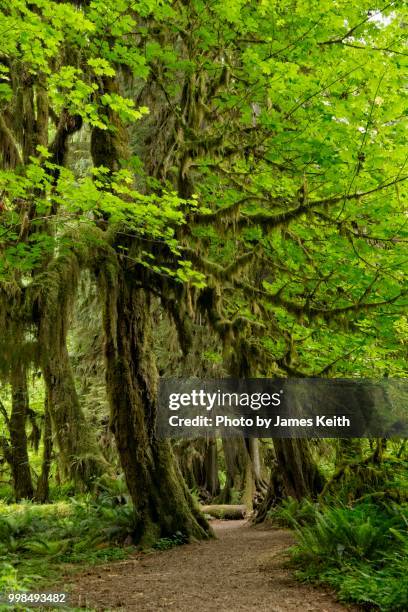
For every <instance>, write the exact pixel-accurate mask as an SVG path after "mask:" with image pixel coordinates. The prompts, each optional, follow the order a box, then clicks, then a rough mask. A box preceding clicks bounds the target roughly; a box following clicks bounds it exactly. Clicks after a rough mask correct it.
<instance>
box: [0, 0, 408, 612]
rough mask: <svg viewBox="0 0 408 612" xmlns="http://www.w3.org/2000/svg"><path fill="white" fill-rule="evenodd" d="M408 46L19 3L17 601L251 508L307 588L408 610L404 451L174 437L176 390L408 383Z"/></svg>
mask: <svg viewBox="0 0 408 612" xmlns="http://www.w3.org/2000/svg"><path fill="white" fill-rule="evenodd" d="M406 28H407V14H406V7H405V6H404V3H403V2H399V1H395V2H391V3H388V4H386V3H385V4H382V3H377V4H375V3H374V4H373V3H372V2H366V1H365V0H363V1H361V2H359V3H358V6H351V5H350V3H348V2H343V0H339V1H338V2H333V1H332V0H322V1H319V2H315V1H311V2H302V1H300V0H294V1H286V0H283V1H282V2H272V1H261V2H255V1H252V0H250V1H244V0H227V1H223V2H217V1H214V2H201V1H199V0H188V1H180V2H179V1H176V2H160V1H157V2H156V1H153V0H145V1H141V2H131V1H130V0H116V1H115V2H111V1H110V0H105V1H100V0H94V1H92V2H88V1H84V2H76V1H72V2H59V1H51V0H33V1H31V2H26V1H25V0H18V1H13V0H1V1H0V32H1V37H0V167H1V169H0V250H1V262H0V331H1V333H0V378H1V390H0V394H1V402H0V427H1V434H0V445H1V446H0V479H1V482H0V495H1V497H2V500H3V501H2V503H1V506H0V510H1V514H0V537H1V544H0V555H1V556H2V558H3V560H4V563H5V568H6V569H5V570H2V571H3V574H0V585H1V586H2V587H4V588H5V589H6V588H17V586H24V585H25V584H27V585H28V584H30V576H31V575H34V574H37V573H38V572H40V571H41V570H40V569H39V568H40V566H43V570H42V571H43V573H44V572H45V571H47V572H52V569H51V567H49V566H50V565H53V564H54V561H55V560H56V559H57V560H58V562H59V563H61V564H62V563H64V562H67V561H68V562H74V561H79V562H85V561H87V562H90V561H92V560H95V561H97V560H98V559H99V558H101V559H107V558H112V559H114V558H120V557H121V556H123V555H126V554H127V553H126V551H127V549H128V547H130V546H134V545H139V546H142V547H151V546H153V547H158V548H161V547H162V548H166V547H169V546H172V545H175V544H182V543H183V542H187V541H189V540H191V539H198V540H200V539H206V538H209V537H211V528H210V526H209V523H208V520H207V519H208V516H206V515H205V514H203V512H202V511H201V510H200V504H205V505H209V504H235V505H236V504H240V505H245V507H246V511H247V513H248V514H249V515H250V516H251V517H252V518H253V520H254V521H255V522H261V521H264V520H273V521H275V522H281V523H284V524H285V525H289V526H290V527H294V528H295V529H297V531H298V537H299V545H298V548H297V549H296V551H295V553H294V557H295V562H296V563H297V564H298V566H299V567H300V568H302V567H303V568H304V569H303V574H302V573H301V574H300V577H302V578H303V579H307V580H312V581H313V580H317V579H319V580H323V581H325V582H328V583H329V584H332V585H334V586H335V587H336V588H337V590H338V591H339V593H340V596H342V597H344V598H345V599H351V600H354V601H362V602H369V603H372V604H373V605H376V606H380V607H382V609H393V610H397V609H401V610H402V609H406V607H407V606H408V593H407V588H406V586H404V582H403V581H401V576H405V575H406V571H407V567H406V563H407V561H406V559H407V554H406V553H407V550H408V549H407V546H408V544H407V533H406V527H407V505H406V490H407V486H406V485H407V471H406V467H407V454H406V452H407V451H406V446H405V442H404V441H401V440H389V441H387V440H364V441H362V440H336V441H334V440H320V441H317V440H316V441H315V440H298V439H275V440H257V439H250V440H248V439H244V438H237V439H232V440H231V439H215V438H211V437H207V438H205V439H204V438H203V439H199V440H189V441H185V440H183V441H178V442H174V443H173V442H171V441H168V440H166V441H162V440H158V439H157V438H156V435H155V419H156V408H157V406H156V400H157V386H158V380H159V377H160V376H162V377H166V376H180V377H183V376H191V375H193V376H197V377H200V378H205V377H207V378H216V377H226V376H232V377H237V378H249V377H252V378H256V377H269V378H271V377H276V376H279V377H287V376H293V377H304V376H314V377H349V378H350V377H371V378H379V377H384V376H388V377H405V376H406V375H407V370H406V356H407V355H406V347H407V342H408V319H407V271H408V267H407V261H408V258H407V248H406V244H407V239H408V238H407V236H408V233H407V210H406V194H407V186H406V185H407V183H406V179H407V178H408V174H407V149H406V135H407V132H406V122H404V119H405V121H406V116H405V115H406V78H405V77H406V67H407V62H406V58H407V48H406ZM15 502H17V503H15ZM51 523H52V524H53V525H54V526H53V527H51V526H50V525H51ZM384 551H385V552H384ZM44 559H49V560H51V561H50V563H49V566H47V564H45V565H44ZM46 566H47V567H48V569H47V570H44V567H46ZM54 570H55V568H54ZM46 578H47V577H46ZM48 579H49V575H48Z"/></svg>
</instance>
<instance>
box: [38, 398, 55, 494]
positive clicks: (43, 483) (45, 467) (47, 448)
mask: <svg viewBox="0 0 408 612" xmlns="http://www.w3.org/2000/svg"><path fill="white" fill-rule="evenodd" d="M43 440H44V442H43V459H42V466H41V474H40V477H39V479H38V482H37V489H36V492H35V500H36V501H38V502H40V503H41V504H44V503H45V502H46V501H47V500H48V497H49V475H50V470H51V458H52V431H51V415H50V409H49V398H48V395H47V396H46V398H45V402H44V436H43Z"/></svg>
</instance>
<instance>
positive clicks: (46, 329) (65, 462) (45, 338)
mask: <svg viewBox="0 0 408 612" xmlns="http://www.w3.org/2000/svg"><path fill="white" fill-rule="evenodd" d="M78 274H79V264H78V261H77V259H76V257H75V256H74V255H67V256H66V257H61V258H60V259H58V260H55V261H54V263H53V265H52V264H50V266H49V270H48V271H47V273H46V274H45V275H44V276H43V277H41V276H39V277H38V278H37V279H36V285H33V291H34V292H35V293H34V300H35V306H36V308H37V309H38V311H39V315H38V317H39V332H38V339H39V345H40V353H41V369H42V373H43V376H44V381H45V386H46V392H47V397H48V409H49V411H50V416H51V423H52V429H53V433H54V435H55V441H56V444H57V447H58V450H59V459H60V464H61V471H62V476H63V477H65V478H70V479H72V480H74V481H75V482H77V483H79V484H80V485H81V486H82V487H85V488H88V487H89V486H90V485H91V484H92V481H93V480H94V478H95V477H97V476H100V475H101V474H102V473H103V472H104V471H106V469H107V467H108V464H107V462H106V461H105V460H104V459H103V456H102V453H101V451H100V449H99V447H98V445H97V442H96V437H95V432H94V431H93V430H92V428H91V426H90V424H89V423H88V421H87V420H86V418H85V415H84V413H83V410H82V408H81V405H80V402H79V398H78V394H77V391H76V387H75V380H74V375H73V372H72V368H71V363H70V358H69V353H68V348H67V333H68V326H69V320H70V314H71V309H72V303H73V300H74V297H75V293H76V287H77V279H78Z"/></svg>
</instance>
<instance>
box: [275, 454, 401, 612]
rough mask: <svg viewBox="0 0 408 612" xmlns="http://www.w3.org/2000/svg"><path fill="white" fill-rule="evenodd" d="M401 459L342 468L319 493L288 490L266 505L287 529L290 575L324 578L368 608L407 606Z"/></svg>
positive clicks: (397, 610)
mask: <svg viewBox="0 0 408 612" xmlns="http://www.w3.org/2000/svg"><path fill="white" fill-rule="evenodd" d="M406 467H407V464H406V462H404V461H399V462H396V461H391V460H390V461H386V462H385V465H383V466H375V465H374V466H372V465H369V466H367V468H368V469H366V470H364V471H363V470H357V472H356V471H349V473H347V472H345V476H346V477H344V478H342V479H339V481H338V482H337V483H336V484H337V490H336V487H335V486H333V487H331V490H330V492H329V493H328V492H326V495H325V496H324V501H323V500H320V501H319V503H313V502H311V501H308V500H303V501H301V502H298V501H296V500H294V499H291V498H289V499H287V500H285V501H284V502H282V504H281V505H280V506H277V507H275V508H273V509H272V510H271V511H270V512H269V515H268V516H269V519H270V520H271V521H273V522H274V523H276V524H279V525H282V526H287V527H291V528H292V529H294V530H295V534H296V539H297V544H296V546H294V547H293V548H292V561H293V563H294V565H295V567H296V568H297V572H296V576H297V578H298V579H300V580H302V581H308V582H311V583H316V584H317V583H320V584H327V585H330V586H331V587H333V588H334V589H335V590H336V591H337V594H338V597H339V599H340V600H342V601H351V602H355V603H358V604H360V605H363V606H365V607H367V608H368V609H369V610H383V611H388V612H391V611H392V612H402V611H405V610H408V580H407V576H408V503H407V502H406V501H405V499H406V491H407V490H408V488H407V484H408V483H407V471H406ZM356 491H357V492H358V493H357V495H356ZM351 492H353V493H354V495H353V496H352V495H351Z"/></svg>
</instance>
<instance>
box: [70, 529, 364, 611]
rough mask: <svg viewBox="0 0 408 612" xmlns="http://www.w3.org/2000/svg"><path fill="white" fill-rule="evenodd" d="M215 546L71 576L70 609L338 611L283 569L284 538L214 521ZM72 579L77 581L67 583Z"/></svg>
mask: <svg viewBox="0 0 408 612" xmlns="http://www.w3.org/2000/svg"><path fill="white" fill-rule="evenodd" d="M212 526H213V528H214V531H215V533H216V535H217V538H218V539H217V540H212V541H208V542H202V543H197V544H188V545H186V546H180V547H177V548H173V549H171V550H168V551H163V552H154V553H152V554H145V555H140V554H139V555H137V556H136V555H135V556H134V557H133V558H130V559H127V560H126V561H119V562H115V563H111V564H110V565H109V566H107V565H105V566H99V567H95V568H92V569H91V570H90V571H88V572H86V573H82V574H79V575H76V576H75V579H73V578H71V580H72V582H71V584H69V585H67V586H68V590H69V591H70V605H71V606H72V607H76V608H78V607H82V608H87V609H88V610H109V611H110V610H137V611H138V612H145V611H151V612H157V611H158V610H170V611H174V612H215V611H217V612H237V611H244V610H245V611H248V612H255V611H256V612H263V611H265V612H289V611H290V612H295V611H297V610H299V612H340V611H343V612H344V611H345V610H351V609H354V610H356V608H347V607H345V606H343V605H340V604H339V603H336V601H335V599H334V598H333V597H332V596H331V595H330V594H328V593H326V592H324V591H321V590H317V589H314V588H312V587H309V586H306V585H302V584H299V583H298V582H296V581H295V580H294V579H293V577H292V576H291V573H290V571H289V570H287V569H285V568H284V567H283V560H284V558H283V557H284V551H285V549H286V548H287V547H288V546H290V545H291V544H292V538H291V535H290V533H289V532H287V531H283V530H274V529H265V528H254V527H250V526H249V525H248V524H247V523H246V521H212ZM73 580H75V583H74V582H73Z"/></svg>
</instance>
